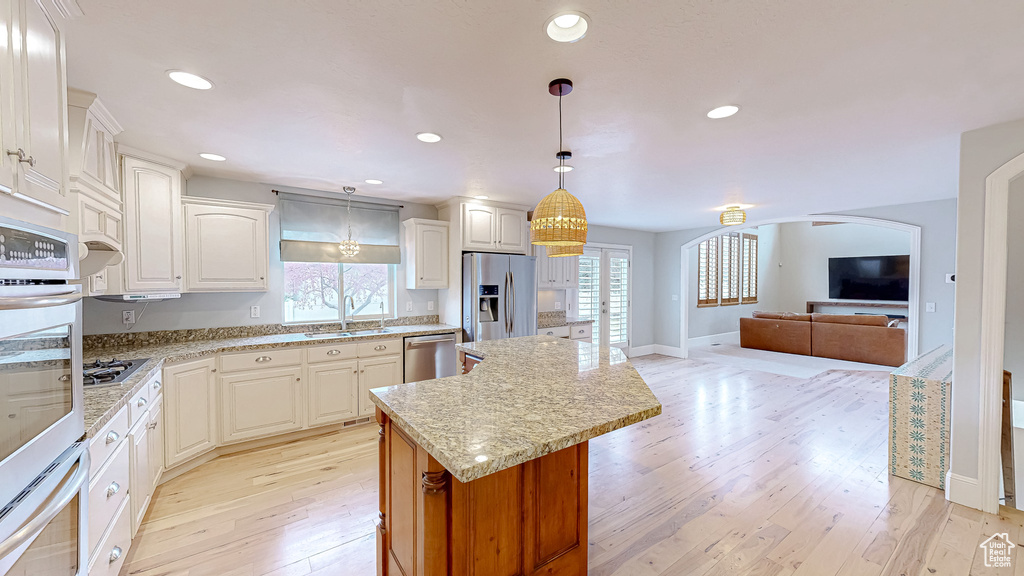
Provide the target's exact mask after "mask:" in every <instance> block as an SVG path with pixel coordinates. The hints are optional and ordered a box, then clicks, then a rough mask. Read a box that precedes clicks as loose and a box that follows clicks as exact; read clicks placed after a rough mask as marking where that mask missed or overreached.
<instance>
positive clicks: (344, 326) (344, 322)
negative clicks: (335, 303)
mask: <svg viewBox="0 0 1024 576" xmlns="http://www.w3.org/2000/svg"><path fill="white" fill-rule="evenodd" d="M345 304H348V305H349V310H351V311H353V312H355V311H356V301H355V299H354V298H352V296H351V295H348V296H345V297H344V298H343V299H342V300H341V331H342V332H344V331H345V330H348V314H346V313H345ZM352 320H355V317H354V316H353V318H352Z"/></svg>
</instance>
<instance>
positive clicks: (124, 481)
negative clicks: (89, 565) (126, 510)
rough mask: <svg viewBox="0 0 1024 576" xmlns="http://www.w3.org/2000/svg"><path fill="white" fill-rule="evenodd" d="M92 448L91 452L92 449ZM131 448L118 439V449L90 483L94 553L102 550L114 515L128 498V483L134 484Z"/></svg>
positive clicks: (90, 544)
mask: <svg viewBox="0 0 1024 576" xmlns="http://www.w3.org/2000/svg"><path fill="white" fill-rule="evenodd" d="M89 452H90V454H91V453H92V450H91V449H90V451H89ZM128 452H129V450H128V443H127V442H117V449H116V450H115V451H114V453H113V454H112V455H111V456H110V459H109V460H107V462H106V463H105V465H104V466H103V467H102V468H101V469H100V470H98V471H97V473H96V475H95V476H93V478H92V481H91V482H90V483H89V554H90V556H91V555H93V554H96V553H97V552H98V550H99V549H98V546H99V543H100V541H102V540H103V533H104V532H106V530H107V527H108V526H109V524H110V520H111V518H114V516H115V515H116V513H117V511H118V509H120V508H121V505H122V504H123V503H124V502H127V501H128V487H129V486H130V485H131V479H130V470H131V467H130V466H129V464H128V462H129V454H128ZM101 464H103V463H102V462H101Z"/></svg>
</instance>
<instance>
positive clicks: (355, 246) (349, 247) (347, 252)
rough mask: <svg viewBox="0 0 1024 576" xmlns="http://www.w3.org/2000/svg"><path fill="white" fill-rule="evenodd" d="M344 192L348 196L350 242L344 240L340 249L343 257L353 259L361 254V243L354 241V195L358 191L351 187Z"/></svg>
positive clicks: (339, 246)
mask: <svg viewBox="0 0 1024 576" xmlns="http://www.w3.org/2000/svg"><path fill="white" fill-rule="evenodd" d="M343 190H344V191H345V194H348V240H342V241H341V243H340V244H338V248H339V249H340V250H341V255H342V256H344V257H345V258H353V257H354V256H355V255H356V254H359V242H356V241H355V240H353V239H352V195H353V194H355V193H356V189H355V188H353V187H351V186H345V187H344V188H343Z"/></svg>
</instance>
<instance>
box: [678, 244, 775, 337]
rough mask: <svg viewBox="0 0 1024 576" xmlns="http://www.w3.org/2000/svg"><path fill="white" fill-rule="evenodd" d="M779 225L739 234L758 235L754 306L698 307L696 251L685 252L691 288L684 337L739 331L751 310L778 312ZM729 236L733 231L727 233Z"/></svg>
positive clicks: (688, 293) (691, 249)
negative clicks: (741, 323) (686, 335)
mask: <svg viewBox="0 0 1024 576" xmlns="http://www.w3.org/2000/svg"><path fill="white" fill-rule="evenodd" d="M779 228H780V226H779V225H778V224H768V225H766V226H759V227H753V228H744V229H742V230H737V231H738V232H743V233H749V234H756V235H757V251H758V265H757V278H758V282H757V302H756V303H753V304H737V305H734V306H712V307H708V308H698V307H697V279H698V278H697V257H698V253H697V252H698V250H697V247H696V246H695V247H693V248H690V249H689V250H687V252H688V257H689V259H690V286H689V289H688V292H687V300H689V302H687V308H688V309H689V313H688V315H687V319H688V325H687V326H688V329H687V334H688V336H689V337H690V338H700V337H703V336H713V335H715V334H725V333H727V332H735V331H737V330H739V329H740V318H742V317H744V316H748V317H749V316H750V314H751V313H752V312H753V311H754V310H777V309H779V304H778V299H779V296H780V295H779V266H778V263H779V261H780V249H781V246H780V242H779ZM730 232H732V230H730Z"/></svg>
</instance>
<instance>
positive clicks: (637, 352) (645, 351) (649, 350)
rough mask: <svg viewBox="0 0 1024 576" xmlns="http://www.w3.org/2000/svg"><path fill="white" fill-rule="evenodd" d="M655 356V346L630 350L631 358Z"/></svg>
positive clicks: (634, 347) (649, 345) (637, 347)
mask: <svg viewBox="0 0 1024 576" xmlns="http://www.w3.org/2000/svg"><path fill="white" fill-rule="evenodd" d="M650 354H654V344H648V345H646V346H633V347H631V348H630V349H629V357H630V358H636V357H637V356H648V355H650Z"/></svg>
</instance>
